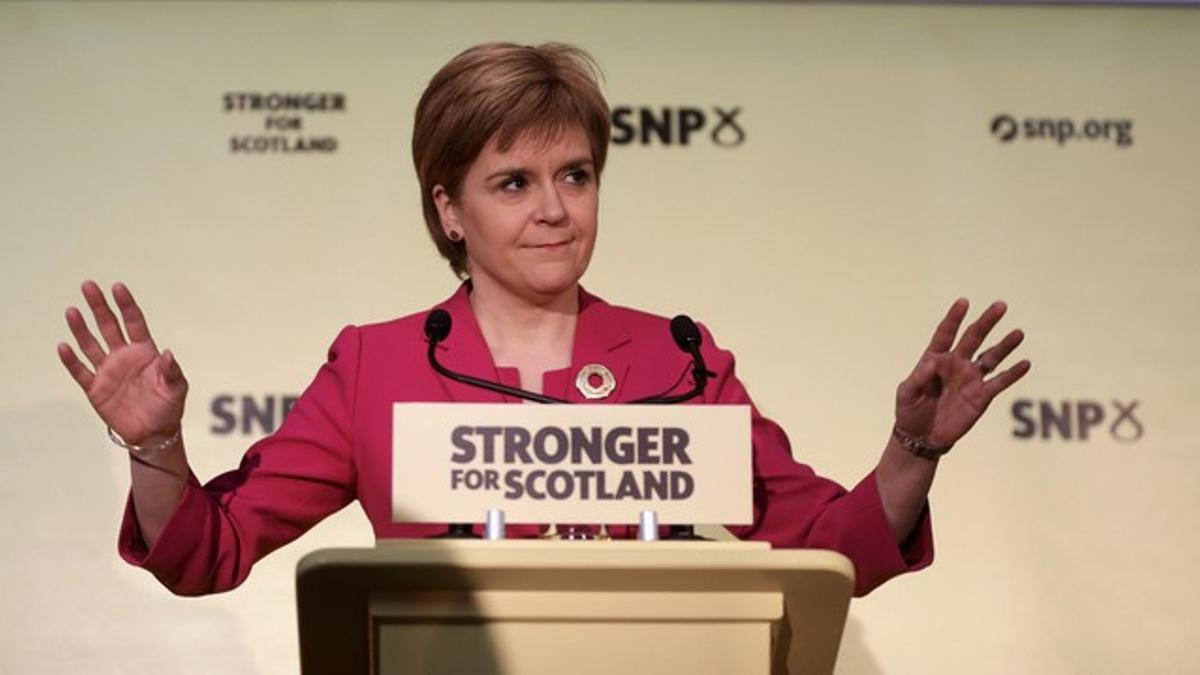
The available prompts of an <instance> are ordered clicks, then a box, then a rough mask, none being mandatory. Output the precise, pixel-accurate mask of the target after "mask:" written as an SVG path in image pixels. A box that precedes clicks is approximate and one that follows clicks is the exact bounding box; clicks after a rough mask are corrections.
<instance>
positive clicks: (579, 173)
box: [567, 169, 592, 185]
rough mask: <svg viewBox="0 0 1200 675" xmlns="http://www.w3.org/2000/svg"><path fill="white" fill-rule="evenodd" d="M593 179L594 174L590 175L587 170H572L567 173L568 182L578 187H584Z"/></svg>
mask: <svg viewBox="0 0 1200 675" xmlns="http://www.w3.org/2000/svg"><path fill="white" fill-rule="evenodd" d="M591 179H592V174H590V173H588V171H587V169H571V170H570V171H568V172H567V182H568V183H575V184H576V185H584V184H585V183H587V182H588V181H589V180H591Z"/></svg>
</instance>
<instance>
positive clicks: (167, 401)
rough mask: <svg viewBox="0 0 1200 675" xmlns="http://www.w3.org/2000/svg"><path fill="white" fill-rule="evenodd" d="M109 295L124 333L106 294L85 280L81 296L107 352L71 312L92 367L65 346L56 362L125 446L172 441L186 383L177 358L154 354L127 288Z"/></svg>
mask: <svg viewBox="0 0 1200 675" xmlns="http://www.w3.org/2000/svg"><path fill="white" fill-rule="evenodd" d="M112 294H113V299H114V300H116V303H117V308H118V309H119V310H120V312H121V320H123V321H124V324H125V327H124V331H122V329H121V321H119V320H118V319H117V317H116V315H115V314H113V312H112V309H111V308H110V307H109V305H108V301H107V300H106V299H105V298H104V292H103V291H101V290H100V287H99V286H97V285H96V283H95V282H94V281H85V282H84V283H83V297H84V299H85V300H86V301H87V304H88V307H89V308H90V309H91V311H92V316H93V317H94V318H95V323H96V327H97V328H98V329H99V331H100V336H101V337H102V338H103V340H104V344H105V345H107V350H106V349H105V347H103V346H101V345H100V343H99V342H98V341H97V340H96V338H95V336H93V335H92V332H91V331H90V330H89V329H88V326H87V323H85V322H84V319H83V314H82V313H81V312H80V311H79V310H78V309H76V308H75V307H70V308H68V309H67V326H68V327H70V329H71V333H72V335H74V336H75V342H76V343H77V344H78V345H79V351H81V352H83V355H84V357H85V358H86V359H87V360H88V361H89V362H90V363H91V364H92V368H91V369H89V368H88V367H87V366H86V365H85V364H84V363H83V362H82V361H80V360H79V357H78V356H76V355H75V350H74V349H72V348H71V346H70V345H68V344H66V343H60V344H59V345H58V357H59V359H61V360H62V363H63V366H65V367H66V369H67V372H69V373H70V374H71V377H72V378H74V379H75V381H76V382H78V383H79V386H80V387H81V388H82V389H83V391H84V393H85V394H87V397H88V401H90V402H91V404H92V407H93V408H94V409H95V410H96V414H98V415H99V416H100V419H101V420H103V421H104V423H105V424H107V425H108V426H109V428H111V429H112V430H113V431H115V432H116V433H117V434H118V435H120V437H121V438H122V439H123V440H124V441H125V442H126V443H130V444H142V443H144V442H145V441H146V440H147V439H151V438H157V437H164V436H171V435H173V434H174V433H175V432H176V431H178V429H179V425H180V422H181V420H182V419H183V404H184V399H185V398H187V389H188V385H187V380H186V379H184V377H183V371H182V370H181V369H180V368H179V363H178V362H176V361H175V356H174V355H173V354H172V353H171V352H170V351H169V350H166V351H163V352H161V353H160V352H159V351H158V347H156V346H155V344H154V339H153V338H151V337H150V329H149V328H148V327H147V326H146V319H145V317H143V316H142V310H141V309H140V308H139V307H138V305H137V302H135V301H134V299H133V294H131V293H130V292H129V289H128V288H126V287H125V285H124V284H120V283H117V284H114V285H113V288H112ZM126 335H128V338H129V339H128V340H126Z"/></svg>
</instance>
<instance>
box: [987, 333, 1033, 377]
mask: <svg viewBox="0 0 1200 675" xmlns="http://www.w3.org/2000/svg"><path fill="white" fill-rule="evenodd" d="M1024 340H1025V333H1023V332H1021V331H1020V330H1014V331H1012V332H1010V333H1009V334H1008V335H1005V336H1004V339H1003V340H1001V341H1000V344H997V345H995V346H994V347H992V348H991V349H988V350H987V351H985V352H984V353H982V354H980V355H979V358H977V359H975V363H976V365H978V366H979V368H980V369H981V370H982V371H983V372H984V374H987V373H990V372H992V371H993V370H995V369H996V368H997V367H999V365H1000V364H1001V363H1003V362H1004V359H1006V358H1008V355H1009V354H1011V353H1012V351H1013V350H1014V349H1016V348H1017V346H1018V345H1020V344H1021V342H1022V341H1024Z"/></svg>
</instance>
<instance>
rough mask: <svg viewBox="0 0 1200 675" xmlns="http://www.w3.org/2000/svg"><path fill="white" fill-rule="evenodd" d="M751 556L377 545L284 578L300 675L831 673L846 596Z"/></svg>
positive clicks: (563, 545) (602, 547) (834, 565)
mask: <svg viewBox="0 0 1200 675" xmlns="http://www.w3.org/2000/svg"><path fill="white" fill-rule="evenodd" d="M853 579H854V571H853V567H851V564H850V561H849V560H847V559H846V558H845V557H844V556H842V555H840V554H838V553H834V552H831V551H817V550H772V549H770V548H769V546H768V545H766V544H763V543H756V542H672V541H655V542H638V541H579V542H577V541H521V540H509V541H479V540H474V541H464V540H412V541H407V540H405V541H381V542H380V543H379V544H378V545H377V546H376V547H375V548H369V549H326V550H321V551H316V552H313V553H310V554H309V555H307V556H305V557H304V559H302V560H301V561H300V564H299V567H298V570H297V581H296V583H297V599H298V602H299V621H300V661H301V669H302V672H303V673H305V674H306V675H334V674H336V675H344V674H346V673H379V674H380V675H392V674H394V673H476V674H481V675H488V674H499V673H514V674H519V675H529V674H540V673H554V674H555V675H559V674H561V673H573V674H579V675H590V674H592V673H596V674H601V673H603V674H604V675H610V674H613V673H616V674H619V675H640V674H642V673H686V674H687V675H697V674H701V673H720V674H722V675H724V674H728V673H738V674H742V673H793V674H796V673H806V674H807V673H814V674H815V673H831V672H832V671H833V666H834V661H835V660H836V658H837V651H838V645H839V643H840V642H841V637H842V629H843V627H844V625H845V622H846V614H847V611H848V610H849V606H850V596H851V593H852V592H853V589H854V581H853Z"/></svg>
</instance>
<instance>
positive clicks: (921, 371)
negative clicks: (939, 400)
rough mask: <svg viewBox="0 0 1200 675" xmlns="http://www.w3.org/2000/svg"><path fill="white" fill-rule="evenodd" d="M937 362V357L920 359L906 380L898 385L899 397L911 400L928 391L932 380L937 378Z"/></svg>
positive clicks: (927, 356) (929, 356)
mask: <svg viewBox="0 0 1200 675" xmlns="http://www.w3.org/2000/svg"><path fill="white" fill-rule="evenodd" d="M939 360H940V358H939V357H937V356H933V355H929V354H927V355H925V356H924V357H922V358H921V360H920V361H918V362H917V367H916V368H913V371H912V373H911V374H909V376H908V378H907V379H905V380H904V381H903V382H901V383H900V391H899V394H900V397H901V398H902V399H913V398H916V397H918V396H919V395H920V393H921V392H923V391H925V390H926V389H928V388H929V386H930V384H932V383H933V380H934V378H935V377H937V372H938V361H939Z"/></svg>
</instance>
